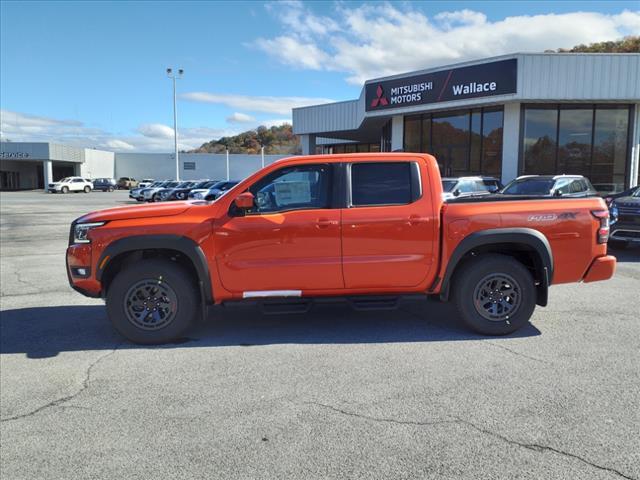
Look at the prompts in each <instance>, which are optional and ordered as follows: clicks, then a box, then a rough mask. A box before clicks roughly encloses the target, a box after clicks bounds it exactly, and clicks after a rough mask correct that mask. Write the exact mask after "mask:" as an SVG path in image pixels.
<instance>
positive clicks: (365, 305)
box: [222, 294, 427, 315]
mask: <svg viewBox="0 0 640 480" xmlns="http://www.w3.org/2000/svg"><path fill="white" fill-rule="evenodd" d="M426 298H427V295H425V294H411V295H361V296H352V297H302V298H295V297H278V298H260V299H257V298H248V299H245V300H230V301H227V302H224V303H222V306H223V307H225V309H233V308H242V307H258V308H259V309H260V310H261V311H262V313H263V314H265V315H283V314H288V313H307V312H309V310H311V308H313V307H314V306H315V305H330V304H337V303H346V304H348V305H350V306H351V307H352V308H353V309H354V310H356V311H360V312H368V311H374V310H396V309H398V307H399V306H400V302H401V301H402V300H425V299H426Z"/></svg>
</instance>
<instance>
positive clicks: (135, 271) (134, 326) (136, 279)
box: [106, 259, 199, 344]
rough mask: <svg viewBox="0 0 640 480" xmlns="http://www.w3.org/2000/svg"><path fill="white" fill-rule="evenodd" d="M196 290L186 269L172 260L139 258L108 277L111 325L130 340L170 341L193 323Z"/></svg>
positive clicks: (144, 342)
mask: <svg viewBox="0 0 640 480" xmlns="http://www.w3.org/2000/svg"><path fill="white" fill-rule="evenodd" d="M197 291H198V290H197V288H196V285H195V282H194V280H193V279H192V278H191V276H190V275H189V273H188V272H187V271H186V270H185V269H184V268H182V267H181V266H180V265H178V264H176V263H175V262H172V261H169V260H163V259H149V260H142V261H140V262H136V263H134V264H133V265H131V266H130V267H129V268H126V269H124V270H122V271H120V272H119V273H118V274H117V275H116V276H115V278H114V279H113V280H112V282H111V285H110V286H109V290H108V292H107V299H106V301H107V314H108V316H109V319H110V320H111V323H112V324H113V326H114V328H115V329H116V330H118V332H120V333H121V334H122V335H123V336H125V337H126V338H128V339H129V340H131V341H132V342H135V343H141V344H159V343H166V342H170V341H172V340H176V339H178V338H179V337H180V335H181V334H182V333H183V332H184V331H185V330H186V329H187V328H188V327H189V326H190V325H191V324H192V323H193V321H194V319H195V316H196V314H197V312H198V305H199V299H198V294H197Z"/></svg>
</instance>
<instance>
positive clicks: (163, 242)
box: [96, 235, 214, 304]
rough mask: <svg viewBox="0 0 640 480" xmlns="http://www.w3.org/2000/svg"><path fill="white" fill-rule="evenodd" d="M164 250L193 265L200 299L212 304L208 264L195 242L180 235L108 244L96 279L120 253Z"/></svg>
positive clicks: (136, 237)
mask: <svg viewBox="0 0 640 480" xmlns="http://www.w3.org/2000/svg"><path fill="white" fill-rule="evenodd" d="M153 249H166V250H176V251H178V252H180V253H182V254H183V255H185V256H186V257H187V258H188V259H189V260H190V261H191V263H192V264H193V267H194V268H195V270H196V273H197V274H198V284H199V286H200V290H201V293H202V299H203V301H204V302H206V303H209V304H211V303H213V302H214V300H213V290H212V288H211V277H210V275H209V264H208V263H207V258H206V256H205V254H204V252H203V251H202V248H200V245H198V244H197V243H196V242H195V241H193V240H192V239H190V238H188V237H182V236H180V235H134V236H131V237H125V238H121V239H119V240H116V241H114V242H112V243H110V244H109V245H108V246H107V248H105V249H104V251H103V252H102V255H100V259H99V260H98V267H97V269H96V279H97V280H98V281H99V282H101V281H102V275H103V274H104V271H105V270H106V267H107V266H108V265H109V260H111V259H113V258H115V257H117V256H118V255H120V254H122V253H127V252H134V251H139V250H153ZM105 259H106V260H107V261H105Z"/></svg>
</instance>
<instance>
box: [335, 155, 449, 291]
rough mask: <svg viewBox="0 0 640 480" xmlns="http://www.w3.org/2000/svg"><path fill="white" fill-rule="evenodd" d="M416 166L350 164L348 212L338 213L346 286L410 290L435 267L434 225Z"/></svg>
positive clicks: (431, 211) (415, 163)
mask: <svg viewBox="0 0 640 480" xmlns="http://www.w3.org/2000/svg"><path fill="white" fill-rule="evenodd" d="M426 174H427V173H426V169H425V168H424V166H423V167H422V171H421V167H420V165H419V164H418V163H417V162H409V161H400V162H388V163H378V162H376V163H353V164H351V165H350V175H349V178H350V189H349V190H350V192H351V195H350V196H351V198H350V202H349V208H346V209H344V210H343V211H342V232H343V234H342V249H343V250H342V251H343V271H344V280H345V287H346V288H358V289H359V288H372V289H382V290H384V289H388V288H390V287H413V286H416V285H418V284H419V283H421V282H422V281H424V280H425V278H426V277H427V275H428V274H429V272H430V271H431V269H432V268H433V263H434V255H435V246H436V244H437V233H438V231H437V224H436V221H435V219H436V217H435V214H434V213H433V204H432V202H431V199H430V197H429V195H428V193H429V192H422V185H429V181H428V178H426V177H424V179H423V180H422V181H420V176H421V175H423V176H426Z"/></svg>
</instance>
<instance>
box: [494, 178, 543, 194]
mask: <svg viewBox="0 0 640 480" xmlns="http://www.w3.org/2000/svg"><path fill="white" fill-rule="evenodd" d="M553 183H554V182H553V180H550V179H546V178H545V179H542V178H523V179H522V180H514V181H513V182H511V183H510V184H509V185H507V186H506V187H505V188H504V190H503V191H502V193H504V194H507V195H549V193H550V192H551V189H552V188H553Z"/></svg>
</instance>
